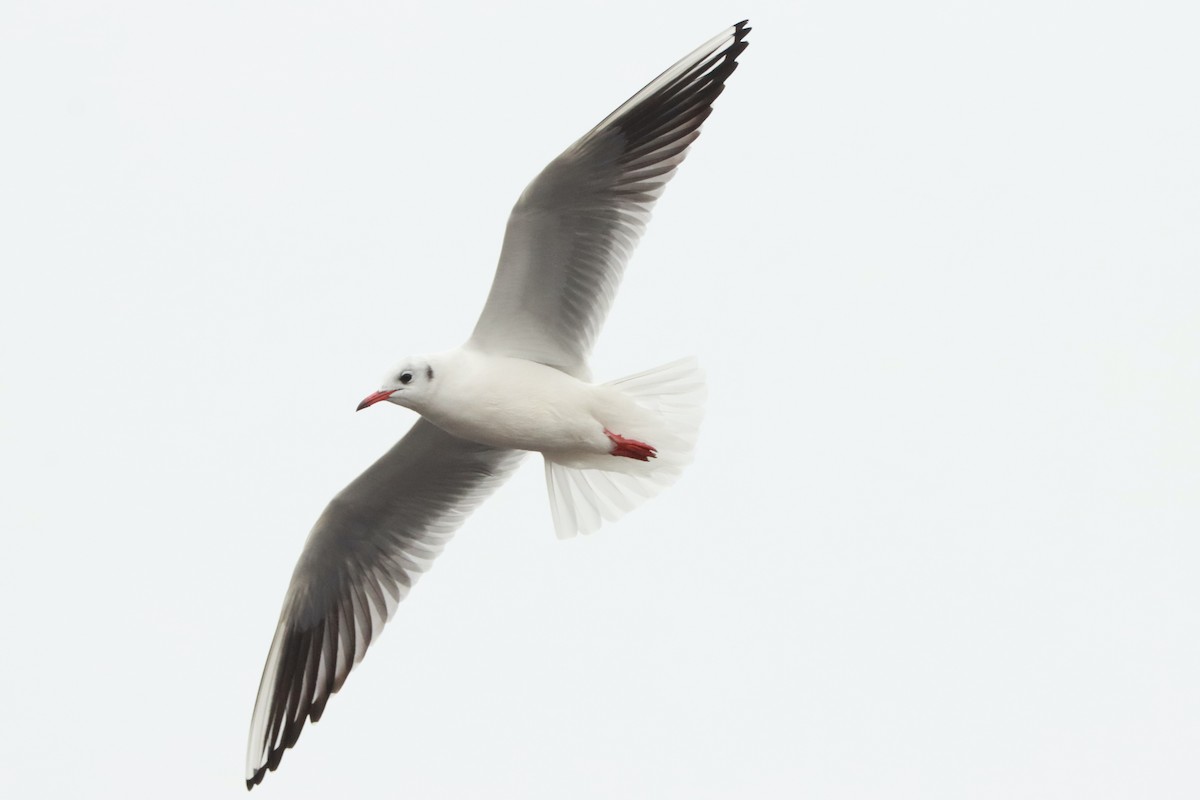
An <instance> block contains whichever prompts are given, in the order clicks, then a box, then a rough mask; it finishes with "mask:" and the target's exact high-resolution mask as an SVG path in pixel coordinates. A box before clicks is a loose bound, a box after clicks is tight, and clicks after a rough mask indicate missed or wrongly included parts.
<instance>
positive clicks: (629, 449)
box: [604, 428, 658, 461]
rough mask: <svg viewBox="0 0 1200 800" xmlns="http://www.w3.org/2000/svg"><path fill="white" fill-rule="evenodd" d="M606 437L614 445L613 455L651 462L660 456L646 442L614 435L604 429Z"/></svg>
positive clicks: (617, 434) (611, 451)
mask: <svg viewBox="0 0 1200 800" xmlns="http://www.w3.org/2000/svg"><path fill="white" fill-rule="evenodd" d="M604 435H605V436H607V437H608V438H609V439H610V440H611V441H612V443H613V449H612V450H610V451H609V453H610V454H611V455H614V456H624V457H625V458H635V459H637V460H638V461H649V460H650V459H652V458H655V457H656V456H657V455H658V451H657V450H655V449H654V448H653V447H651V446H650V445H648V444H646V443H645V442H639V441H638V440H637V439H626V438H625V437H624V436H622V435H621V434H619V433H613V432H612V431H610V430H609V429H608V428H605V429H604Z"/></svg>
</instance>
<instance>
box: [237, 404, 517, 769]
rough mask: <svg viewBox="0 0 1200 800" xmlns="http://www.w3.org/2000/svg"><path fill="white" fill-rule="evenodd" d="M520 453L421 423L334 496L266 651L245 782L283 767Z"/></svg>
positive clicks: (314, 532)
mask: <svg viewBox="0 0 1200 800" xmlns="http://www.w3.org/2000/svg"><path fill="white" fill-rule="evenodd" d="M523 455H524V453H523V452H521V451H515V450H497V449H495V448H492V447H487V446H485V445H481V444H475V443H473V442H468V441H465V440H463V439H459V438H457V437H454V436H451V435H450V434H448V433H445V432H444V431H442V430H441V429H440V428H437V427H435V426H434V425H432V424H431V423H429V422H426V421H425V420H423V419H422V420H419V421H418V422H417V423H416V424H415V425H414V426H413V427H412V430H410V431H409V432H408V434H407V435H406V436H405V437H404V438H403V439H401V440H400V441H399V442H398V443H397V444H396V445H395V446H394V447H393V448H392V449H391V450H389V451H388V452H387V453H386V454H384V456H383V457H382V458H380V459H379V460H378V461H376V462H375V463H374V464H373V465H371V467H370V468H369V469H368V470H367V471H366V472H364V473H363V474H362V475H360V476H359V477H358V478H357V479H355V481H354V482H353V483H351V484H350V485H349V486H347V487H346V488H345V489H344V490H342V492H341V493H340V494H338V495H337V497H335V498H333V500H332V501H331V502H330V503H329V506H328V507H327V508H326V509H325V512H324V513H323V514H322V515H321V518H320V519H318V520H317V524H316V525H315V526H314V527H313V530H312V533H311V534H309V537H308V541H307V543H305V545H304V552H303V553H302V554H301V555H300V561H299V562H298V563H297V564H296V571H295V572H294V573H293V574H292V582H291V585H290V586H289V587H288V592H287V596H286V597H285V598H284V602H283V612H282V613H281V614H280V618H279V627H278V628H277V629H276V631H275V638H274V640H272V642H271V649H270V651H269V652H268V654H267V664H266V667H265V668H264V669H263V676H262V682H261V683H260V684H259V687H258V699H257V701H256V702H255V704H254V716H253V718H252V719H251V722H250V746H249V750H248V751H247V754H246V787H247V788H251V787H253V786H254V785H255V784H257V783H260V782H261V781H262V779H263V776H264V775H266V772H267V770H268V769H275V768H276V767H277V766H279V760H280V759H281V758H282V757H283V751H284V750H286V749H287V748H289V747H291V746H292V745H294V744H295V743H296V739H297V738H298V737H299V736H300V731H301V730H303V728H304V723H305V722H306V721H307V720H308V719H312V721H313V722H316V721H317V720H318V719H320V718H321V712H322V711H324V709H325V703H326V702H327V701H328V700H329V696H330V695H332V694H333V693H334V692H336V691H338V689H340V688H341V687H342V683H343V682H344V681H345V680H346V675H347V674H349V672H350V670H351V669H353V668H354V665H355V664H357V663H358V662H359V661H361V660H362V657H363V654H364V653H366V650H367V647H368V646H369V645H370V644H371V642H373V641H374V640H375V638H376V637H377V636H379V633H380V631H381V630H382V629H383V625H384V623H385V622H387V620H388V619H389V618H390V617H391V615H392V612H393V611H395V609H396V606H397V604H398V603H399V602H400V601H401V600H402V599H403V598H404V596H405V595H406V594H407V593H408V590H409V589H410V588H411V587H412V585H413V583H414V582H415V581H416V579H417V578H418V577H419V576H420V574H421V573H422V572H424V571H425V570H426V569H427V568H428V567H429V564H430V563H431V562H432V561H433V559H434V558H435V557H436V556H437V554H438V553H439V552H441V550H442V547H443V546H444V545H445V543H446V542H447V541H448V540H449V538H450V536H451V535H452V534H453V533H454V531H455V530H456V529H457V528H458V527H459V526H460V525H461V524H462V523H463V520H465V519H466V518H467V516H468V515H469V514H470V513H471V512H472V511H474V510H475V508H477V507H478V506H479V504H480V503H482V502H483V501H484V499H485V498H487V496H488V495H490V494H491V493H492V492H493V491H494V490H495V489H496V488H497V487H498V486H499V485H500V484H501V483H503V482H504V480H505V479H506V478H508V476H509V475H510V474H511V473H512V471H513V469H514V468H515V467H516V465H517V463H518V462H519V461H520V460H521V457H522V456H523Z"/></svg>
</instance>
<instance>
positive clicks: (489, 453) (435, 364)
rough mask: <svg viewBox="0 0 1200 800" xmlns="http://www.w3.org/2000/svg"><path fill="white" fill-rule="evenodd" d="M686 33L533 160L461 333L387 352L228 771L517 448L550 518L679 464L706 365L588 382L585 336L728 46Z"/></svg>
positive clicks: (250, 766) (351, 644) (345, 665)
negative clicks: (647, 71)
mask: <svg viewBox="0 0 1200 800" xmlns="http://www.w3.org/2000/svg"><path fill="white" fill-rule="evenodd" d="M749 32H750V28H749V27H748V26H747V23H746V22H745V21H743V22H740V23H738V24H737V25H734V26H733V27H731V28H729V29H728V30H725V31H723V32H722V33H721V34H720V35H719V36H717V37H715V38H714V39H712V40H711V41H709V42H707V43H705V44H704V45H702V46H700V47H699V48H698V49H696V50H695V51H693V52H692V53H691V54H690V55H688V56H686V57H685V58H683V59H682V60H681V61H679V62H678V63H677V64H675V65H674V66H673V67H671V68H670V69H668V70H667V71H666V72H664V73H663V74H662V75H660V76H658V77H657V78H655V79H654V80H653V81H651V82H650V83H649V84H648V85H647V86H646V87H645V88H644V89H642V90H641V91H640V92H638V93H637V94H635V95H634V96H633V97H631V98H630V99H629V100H628V101H626V102H625V103H624V104H623V105H621V106H620V107H619V108H617V110H616V111H614V112H613V113H611V114H609V115H608V117H606V118H605V119H604V120H603V121H602V122H601V123H600V124H599V125H597V126H596V127H595V128H593V129H592V130H591V131H589V132H588V133H587V134H585V135H584V136H583V138H581V139H580V140H579V141H577V142H575V144H573V145H571V146H570V147H569V148H567V150H566V151H564V152H563V154H562V155H560V156H559V157H558V158H556V159H554V161H552V162H550V164H549V165H548V166H547V167H546V168H545V169H544V170H542V172H541V174H539V175H538V176H537V177H536V178H535V179H534V180H533V182H532V183H530V184H529V186H528V187H527V188H526V189H525V191H524V192H523V193H522V194H521V196H520V198H519V199H518V200H517V203H516V205H515V206H514V207H513V210H512V214H511V216H510V217H509V220H508V228H507V230H506V231H505V234H504V244H503V247H502V248H501V251H500V263H499V266H498V267H497V269H496V277H495V280H494V282H493V283H492V289H491V293H490V294H489V295H488V299H487V303H486V305H485V306H484V309H483V313H482V315H481V316H480V318H479V322H478V324H476V326H475V331H474V333H472V334H471V338H470V339H469V340H468V341H467V342H466V344H464V345H463V346H462V347H459V348H458V349H456V350H451V351H448V352H445V353H440V354H437V355H430V356H422V357H414V358H409V359H406V360H404V361H402V362H401V363H400V364H399V365H397V366H396V367H395V368H394V369H392V370H390V371H389V372H388V373H387V375H386V377H385V378H384V381H383V386H382V387H381V388H380V390H379V391H378V392H375V393H374V394H372V395H370V396H369V397H367V398H366V399H365V400H363V402H362V403H361V404H360V405H359V409H360V410H361V409H363V408H366V407H367V406H370V405H372V404H374V403H377V402H379V401H382V400H387V401H389V402H392V403H395V404H397V405H402V406H407V407H408V408H411V409H413V410H415V411H417V412H418V413H419V414H420V415H421V419H419V420H418V421H417V422H416V424H414V425H413V427H412V429H411V430H410V431H409V432H408V434H407V435H405V436H404V438H403V439H401V440H400V441H399V442H398V443H397V444H396V445H395V446H394V447H393V448H392V449H391V450H389V451H388V452H387V453H385V454H384V455H383V457H382V458H380V459H379V460H378V461H376V462H375V463H374V464H373V465H371V467H370V468H368V469H367V471H366V472H364V473H363V474H362V475H360V476H359V477H358V478H356V479H355V480H354V482H352V483H351V484H350V485H349V486H347V487H346V488H345V489H343V490H342V491H341V493H339V494H338V495H337V496H336V497H334V499H333V500H332V501H331V502H330V503H329V506H328V507H327V508H326V509H325V511H324V513H323V514H322V515H321V517H320V519H318V520H317V523H316V525H315V526H314V527H313V530H312V532H311V533H310V534H309V537H308V541H307V542H306V543H305V545H304V551H303V552H302V553H301V555H300V560H299V562H298V563H297V564H296V569H295V572H294V573H293V575H292V580H291V585H290V586H289V587H288V591H287V595H286V597H285V598H284V602H283V611H282V612H281V614H280V618H279V624H278V627H277V628H276V631H275V638H274V639H273V640H272V642H271V649H270V651H269V652H268V654H267V663H266V666H265V668H264V669H263V676H262V682H261V684H260V685H259V689H258V698H257V700H256V702H255V705H254V714H253V717H252V719H251V723H250V745H249V750H248V752H247V755H246V787H247V788H253V786H254V785H255V784H258V783H260V782H261V781H262V779H263V777H264V776H265V775H266V773H267V770H273V769H275V768H276V767H277V766H278V765H279V761H280V759H281V758H282V757H283V752H284V750H286V749H287V748H289V747H291V746H292V745H294V744H295V743H296V739H297V737H299V735H300V731H301V730H302V729H303V727H304V724H305V722H306V720H308V719H312V721H313V722H316V721H317V720H318V719H320V717H321V713H322V712H323V711H324V710H325V703H326V702H327V701H328V700H329V697H330V695H332V694H334V693H335V692H337V691H338V690H339V689H340V688H341V686H342V683H343V682H344V681H345V680H346V676H347V675H348V674H349V672H350V670H351V669H353V667H354V665H355V664H357V663H358V662H359V661H360V660H362V657H363V654H364V653H365V652H366V650H367V647H368V646H369V645H370V644H371V642H373V641H374V640H375V638H376V637H377V636H378V635H379V632H380V631H381V630H382V628H383V625H384V623H385V622H386V621H387V620H388V619H389V618H391V616H392V613H393V612H394V611H395V609H396V606H397V604H398V603H399V602H400V601H401V600H402V599H403V598H404V596H405V595H406V594H407V593H408V590H409V589H410V588H411V587H412V585H413V583H414V582H415V581H416V579H417V578H418V577H419V576H420V574H421V573H422V572H424V571H425V570H426V569H427V568H428V566H429V564H430V563H431V562H432V561H433V559H434V558H435V557H436V556H437V554H438V553H439V552H440V551H441V549H442V547H443V546H444V545H445V544H446V541H447V540H448V539H449V538H450V536H451V535H452V534H453V533H454V531H455V530H456V529H457V528H458V527H459V526H460V525H461V524H462V523H463V521H464V520H465V519H466V518H467V516H468V515H469V514H470V513H471V512H472V511H474V510H475V508H476V507H477V506H478V505H479V504H480V503H482V502H483V500H484V499H485V498H487V496H488V495H490V494H491V493H492V492H493V491H494V490H495V489H496V488H497V487H498V486H499V485H500V484H501V483H503V482H504V481H505V479H507V478H508V476H509V475H510V474H511V473H512V472H513V470H514V469H515V468H516V466H517V464H518V463H519V462H520V460H521V458H522V457H523V456H524V455H525V453H526V452H528V451H537V452H540V453H541V454H542V456H543V459H544V461H545V468H546V484H547V487H548V490H549V495H550V506H551V511H552V517H553V521H554V527H555V530H556V532H557V533H558V535H559V536H560V537H568V536H572V535H574V534H575V533H576V532H583V533H589V532H591V531H594V530H595V529H596V528H597V527H599V525H600V522H601V520H602V519H605V520H613V519H616V518H617V517H618V516H620V515H621V514H623V513H625V512H627V511H630V510H631V509H633V508H634V507H635V506H637V505H638V504H640V503H641V502H643V501H644V500H646V499H647V498H649V497H651V496H653V495H654V494H655V493H657V492H658V491H659V490H661V489H662V488H663V487H664V486H667V485H669V484H670V483H672V482H673V481H674V480H675V478H677V477H678V475H679V474H680V471H681V470H682V469H683V467H684V465H685V464H687V462H688V461H690V459H691V455H692V447H693V445H694V443H695V440H696V434H697V430H698V428H699V425H700V419H701V416H702V404H703V400H704V382H703V377H702V376H701V374H700V372H699V369H698V367H697V365H696V363H695V362H694V361H693V360H691V359H686V360H683V361H677V362H674V363H671V364H667V365H665V366H662V367H659V368H657V369H652V370H649V371H647V372H643V373H640V374H638V375H633V376H631V377H628V378H624V379H622V380H617V381H613V382H611V383H606V384H592V383H590V382H588V380H589V372H588V366H587V358H588V354H589V353H590V352H591V349H592V345H593V343H594V341H595V338H596V335H597V333H598V332H599V330H600V326H601V324H602V323H603V321H604V318H605V316H606V315H607V313H608V310H609V307H610V306H611V305H612V300H613V296H614V295H615V294H616V291H617V285H618V283H619V282H620V280H621V275H622V273H623V272H624V270H625V265H626V263H627V262H628V260H629V257H630V255H631V253H632V252H633V249H634V246H635V245H636V244H637V241H638V239H639V238H640V236H641V234H642V231H643V230H644V228H645V226H646V222H647V220H648V219H649V217H650V211H651V209H652V208H653V206H654V203H655V201H657V200H658V197H659V195H660V194H662V191H663V188H664V187H665V186H666V184H667V181H669V180H670V179H671V176H672V175H674V173H675V169H676V167H678V166H679V164H680V163H681V162H682V161H683V159H684V156H685V155H686V154H687V150H688V147H689V146H690V145H691V143H692V142H693V141H695V139H696V137H697V136H699V134H700V125H701V123H702V122H704V120H705V119H706V118H707V117H708V115H709V114H710V113H712V103H713V101H714V100H716V98H717V96H718V95H720V94H721V92H722V90H723V89H724V87H725V81H726V79H727V78H728V77H729V76H730V75H731V74H732V73H733V71H734V69H735V68H736V67H737V57H738V55H739V54H740V53H741V52H742V51H743V50H744V49H745V48H746V46H747V42H746V35H747V34H748V33H749Z"/></svg>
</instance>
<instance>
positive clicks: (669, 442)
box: [546, 358, 707, 539]
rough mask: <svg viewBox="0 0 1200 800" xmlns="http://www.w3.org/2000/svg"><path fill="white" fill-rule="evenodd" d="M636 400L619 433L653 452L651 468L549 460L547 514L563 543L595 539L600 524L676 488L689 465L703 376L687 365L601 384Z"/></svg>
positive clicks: (605, 459) (626, 461)
mask: <svg viewBox="0 0 1200 800" xmlns="http://www.w3.org/2000/svg"><path fill="white" fill-rule="evenodd" d="M606 385H607V386H611V387H613V388H615V389H617V390H619V391H620V392H621V393H622V394H624V395H625V396H626V397H628V398H630V399H631V400H633V401H634V403H635V404H636V406H637V407H638V410H639V412H641V413H639V415H638V416H637V418H636V419H632V418H631V419H630V420H628V424H626V425H623V426H622V427H621V428H620V431H619V432H620V433H622V434H625V435H628V436H634V437H636V438H638V439H640V440H641V441H644V442H647V443H648V444H650V445H653V446H654V448H655V449H656V450H657V457H655V458H653V459H651V460H650V461H638V460H636V459H630V458H615V457H613V456H602V457H598V458H597V459H596V460H595V464H596V466H595V468H580V467H578V466H567V465H565V464H560V463H558V462H555V461H552V460H550V459H549V458H547V459H546V489H547V490H548V491H549V493H550V513H551V515H552V516H553V517H554V531H555V533H556V534H557V535H558V538H560V539H568V538H570V537H572V536H574V535H575V534H576V533H592V532H594V531H595V530H596V529H597V528H599V527H600V523H601V521H602V520H607V521H609V522H613V521H614V520H616V519H618V518H620V517H622V516H624V515H625V514H627V513H628V512H630V511H632V510H633V509H635V508H637V507H638V506H639V505H641V504H642V503H644V502H645V501H646V500H649V499H650V498H651V497H653V496H654V495H656V494H658V493H659V492H660V491H662V490H663V489H665V488H666V487H668V486H670V485H671V484H672V483H674V482H675V481H676V480H677V479H678V478H679V475H680V474H681V473H682V472H683V468H684V467H685V466H687V465H688V463H690V462H691V460H692V451H693V450H694V448H695V446H696V437H697V435H698V433H699V431H700V421H701V420H702V419H703V418H704V399H705V397H706V395H707V390H706V389H705V386H704V373H703V371H701V369H700V365H699V364H698V363H697V362H696V359H694V358H685V359H681V360H679V361H673V362H671V363H670V364H664V365H662V366H661V367H656V368H654V369H650V370H646V371H645V372H639V373H638V374H636V375H630V376H629V377H627V378H621V379H620V380H615V381H611V382H610V383H608V384H606Z"/></svg>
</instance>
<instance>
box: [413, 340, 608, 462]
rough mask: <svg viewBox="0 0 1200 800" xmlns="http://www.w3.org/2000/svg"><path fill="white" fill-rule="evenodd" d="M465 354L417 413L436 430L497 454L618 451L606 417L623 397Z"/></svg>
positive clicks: (530, 366) (528, 365)
mask: <svg viewBox="0 0 1200 800" xmlns="http://www.w3.org/2000/svg"><path fill="white" fill-rule="evenodd" d="M459 352H460V354H461V355H460V356H459V357H457V358H456V359H455V361H457V362H459V363H455V364H451V365H448V366H447V369H446V370H445V371H444V373H443V375H444V380H445V382H444V383H443V384H442V385H441V386H439V387H438V391H437V394H436V395H435V396H434V397H433V398H431V400H430V402H429V403H428V404H425V405H423V407H422V408H418V409H416V410H418V411H419V412H420V413H421V414H422V416H424V417H425V418H426V419H428V420H429V421H430V422H432V423H433V424H434V425H437V426H438V427H439V428H442V429H443V430H445V431H446V432H448V433H451V434H454V435H455V436H458V437H461V438H463V439H469V440H471V441H474V442H479V443H481V444H487V445H491V446H493V447H505V448H513V449H518V450H536V451H540V452H543V453H556V452H563V453H579V452H586V453H607V452H608V451H609V449H610V448H611V447H612V443H611V442H610V441H609V439H608V437H607V436H606V435H605V434H604V424H603V422H601V418H602V417H605V416H606V415H605V414H604V410H605V406H607V405H609V404H610V403H611V402H612V399H611V398H610V397H609V395H618V396H619V393H617V392H615V391H613V390H612V389H609V388H608V387H605V386H593V385H592V384H588V383H584V382H583V381H580V380H578V379H576V378H573V377H571V376H570V375H567V374H565V373H563V372H560V371H558V370H556V369H554V368H552V367H547V366H544V365H542V364H536V363H534V362H531V361H525V360H523V359H517V358H504V357H497V356H485V355H482V354H479V353H473V352H471V351H459ZM456 355H458V354H456ZM439 377H441V376H439ZM622 399H623V398H622Z"/></svg>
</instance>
